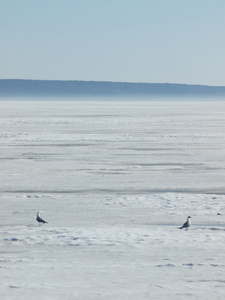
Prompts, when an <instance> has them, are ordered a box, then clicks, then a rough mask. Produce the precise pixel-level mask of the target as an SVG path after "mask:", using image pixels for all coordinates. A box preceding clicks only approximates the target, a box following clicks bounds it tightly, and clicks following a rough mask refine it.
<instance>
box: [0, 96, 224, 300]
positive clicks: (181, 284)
mask: <svg viewBox="0 0 225 300" xmlns="http://www.w3.org/2000/svg"><path fill="white" fill-rule="evenodd" d="M0 149H1V151H0V161H1V169H0V179H1V180H0V203H1V207H0V228H1V230H0V299H6V300H8V299H17V300H19V299H23V300H26V299H32V300H36V299H38V300H39V299H42V300H45V299H60V300H64V299H66V300H67V299H71V300H72V299H79V300H83V299H85V300H86V299H96V300H97V299H106V300H108V299H109V300H110V299H113V300H114V299H116V300H118V299H122V300H126V299H129V300H133V299H135V300H136V299H137V300H142V299H167V300H168V299H173V300H174V299H175V300H176V299H198V300H199V299H204V300H207V299H210V300H211V299H224V297H225V101H224V102H223V101H215V100H214V99H211V101H172V100H168V101H109V100H106V101H61V100H58V101H22V100H4V101H0ZM37 211H40V213H41V217H42V218H43V219H44V220H46V221H47V222H48V224H44V225H43V226H39V224H38V222H37V221H36V214H37ZM188 215H190V216H191V217H192V218H191V222H192V225H191V227H190V228H189V229H188V230H184V229H182V230H179V229H178V227H180V226H182V224H183V223H184V222H185V221H186V219H187V216H188Z"/></svg>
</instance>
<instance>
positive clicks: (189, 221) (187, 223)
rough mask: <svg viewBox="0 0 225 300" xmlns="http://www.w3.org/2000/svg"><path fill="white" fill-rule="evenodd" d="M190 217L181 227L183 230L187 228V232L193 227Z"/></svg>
mask: <svg viewBox="0 0 225 300" xmlns="http://www.w3.org/2000/svg"><path fill="white" fill-rule="evenodd" d="M190 218H191V217H190V216H188V217H187V221H186V222H185V223H184V224H183V226H181V227H179V229H183V228H186V230H187V229H188V227H190V226H191V220H190Z"/></svg>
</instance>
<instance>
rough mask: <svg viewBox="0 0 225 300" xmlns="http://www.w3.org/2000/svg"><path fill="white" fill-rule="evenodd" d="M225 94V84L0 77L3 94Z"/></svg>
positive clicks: (124, 95) (110, 95)
mask: <svg viewBox="0 0 225 300" xmlns="http://www.w3.org/2000/svg"><path fill="white" fill-rule="evenodd" d="M118 96H122V97H176V96H177V97H194V96H195V97H225V86H207V85H189V84H178V83H133V82H110V81H78V80H75V81H64V80H25V79H0V98H3V97H6V98H8V97H41V98H42V97H43V98H44V97H118Z"/></svg>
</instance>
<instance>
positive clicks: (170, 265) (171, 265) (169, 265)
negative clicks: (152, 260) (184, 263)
mask: <svg viewBox="0 0 225 300" xmlns="http://www.w3.org/2000/svg"><path fill="white" fill-rule="evenodd" d="M156 267H158V268H160V267H176V265H174V264H165V265H156Z"/></svg>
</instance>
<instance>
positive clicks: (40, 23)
mask: <svg viewBox="0 0 225 300" xmlns="http://www.w3.org/2000/svg"><path fill="white" fill-rule="evenodd" d="M0 8H1V9H0V31H1V50H0V53H1V57H2V60H1V68H0V79H33V80H36V79H39V80H79V81H89V80H90V81H112V82H148V83H179V84H191V85H192V84H194V85H209V86H225V78H224V69H225V53H224V51H223V49H224V48H225V38H224V36H225V33H224V28H225V19H224V11H225V2H224V1H222V0H217V1H216V2H212V1H210V0H205V1H203V0H199V1H198V2H196V1H194V0H191V1H188V2H186V1H178V0H172V1H169V2H168V1H166V0H160V1H147V0H141V1H128V0H122V1H118V0H115V1H113V2H111V1H110V2H108V1H107V2H106V1H103V0H96V1H94V2H93V1H90V0H84V1H82V2H81V1H71V0H66V1H64V2H61V1H59V0H54V1H53V0H46V1H45V2H33V1H31V2H30V1H27V0H22V1H19V2H18V1H16V0H9V1H2V2H1V4H0Z"/></svg>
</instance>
